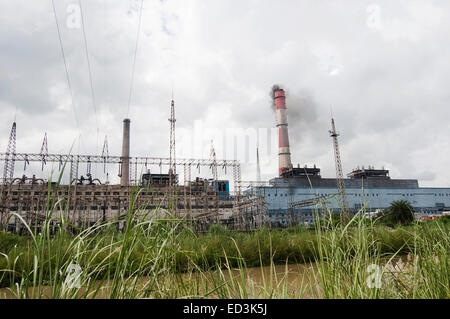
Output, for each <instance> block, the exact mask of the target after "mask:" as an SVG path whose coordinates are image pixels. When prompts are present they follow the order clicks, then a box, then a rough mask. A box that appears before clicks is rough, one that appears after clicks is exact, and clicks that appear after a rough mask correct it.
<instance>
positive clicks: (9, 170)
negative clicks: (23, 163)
mask: <svg viewBox="0 0 450 319" xmlns="http://www.w3.org/2000/svg"><path fill="white" fill-rule="evenodd" d="M15 157H16V122H14V123H13V125H12V128H11V134H10V135H9V141H8V147H7V149H6V153H5V166H4V169H3V184H5V185H6V184H8V183H11V182H12V180H13V178H14V163H15Z"/></svg>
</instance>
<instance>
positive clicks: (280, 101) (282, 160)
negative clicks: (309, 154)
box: [273, 87, 292, 177]
mask: <svg viewBox="0 0 450 319" xmlns="http://www.w3.org/2000/svg"><path fill="white" fill-rule="evenodd" d="M273 98H274V100H275V107H276V112H277V127H278V166H279V172H278V173H279V174H280V177H281V173H282V172H283V170H286V169H289V168H292V163H291V150H290V148H289V134H288V122H287V114H286V111H287V110H286V96H285V95H284V90H283V89H280V88H279V87H274V89H273Z"/></svg>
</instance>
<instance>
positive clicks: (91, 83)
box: [78, 0, 99, 147]
mask: <svg viewBox="0 0 450 319" xmlns="http://www.w3.org/2000/svg"><path fill="white" fill-rule="evenodd" d="M78 4H79V6H80V15H81V29H82V33H83V39H84V48H85V51H86V59H87V65H88V71H89V83H90V86H91V97H92V106H93V108H94V114H95V124H96V126H97V147H98V133H99V126H98V117H97V105H96V102H95V94H94V83H93V80H92V69H91V62H90V59H89V48H88V44H87V38H86V31H85V27H84V16H83V8H82V6H81V0H78Z"/></svg>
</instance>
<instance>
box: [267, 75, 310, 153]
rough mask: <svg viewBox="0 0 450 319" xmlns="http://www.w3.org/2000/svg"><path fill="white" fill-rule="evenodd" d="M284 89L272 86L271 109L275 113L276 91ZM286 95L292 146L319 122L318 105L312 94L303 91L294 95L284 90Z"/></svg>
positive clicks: (276, 85) (305, 90)
mask: <svg viewBox="0 0 450 319" xmlns="http://www.w3.org/2000/svg"><path fill="white" fill-rule="evenodd" d="M280 89H282V87H281V86H280V85H278V84H275V85H273V86H272V89H271V91H270V97H271V98H272V101H271V102H272V103H271V108H272V110H273V111H274V112H275V98H274V94H275V91H277V90H280ZM283 90H284V91H285V95H286V107H287V116H288V125H289V138H290V142H291V144H292V145H295V144H297V143H298V142H300V140H301V137H302V136H304V135H305V133H306V132H308V131H312V129H313V127H314V125H315V124H316V121H317V108H318V105H317V103H316V101H315V100H314V97H313V94H312V92H310V91H309V90H307V89H301V90H299V91H298V92H297V93H295V94H294V93H292V92H291V91H288V90H286V89H283Z"/></svg>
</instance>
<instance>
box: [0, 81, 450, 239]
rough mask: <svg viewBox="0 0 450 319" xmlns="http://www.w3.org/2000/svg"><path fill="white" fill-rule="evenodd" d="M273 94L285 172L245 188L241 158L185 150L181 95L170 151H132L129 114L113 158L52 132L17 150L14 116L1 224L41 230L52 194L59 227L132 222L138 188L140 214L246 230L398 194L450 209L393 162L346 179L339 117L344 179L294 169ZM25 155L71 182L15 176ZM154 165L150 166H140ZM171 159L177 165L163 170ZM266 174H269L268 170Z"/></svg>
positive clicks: (370, 210)
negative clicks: (112, 170) (69, 149)
mask: <svg viewBox="0 0 450 319" xmlns="http://www.w3.org/2000/svg"><path fill="white" fill-rule="evenodd" d="M272 97H273V100H274V105H275V107H276V121H277V127H278V135H279V139H278V141H279V153H278V160H279V167H278V172H277V173H278V174H277V175H278V176H277V177H276V178H273V179H271V180H269V182H268V183H265V182H261V181H259V182H258V183H256V184H250V185H249V187H247V188H246V189H245V190H243V186H244V185H245V184H246V182H243V181H241V166H240V163H239V162H238V161H236V160H218V159H216V156H215V151H214V149H213V148H212V150H211V158H209V159H177V158H176V156H175V154H176V153H175V122H176V121H175V109H174V101H173V99H172V102H171V105H170V114H171V117H170V119H169V122H170V141H169V145H170V146H169V158H157V157H132V156H131V154H130V143H131V142H130V135H131V134H130V125H131V124H130V123H131V121H130V120H129V119H125V120H124V121H123V140H122V154H121V156H110V155H109V154H108V151H107V147H105V146H107V145H105V146H104V149H103V154H102V155H71V154H48V150H47V145H46V136H45V138H44V143H43V145H42V148H41V153H39V154H30V153H16V151H15V143H16V141H15V135H16V123H14V124H13V126H12V129H11V135H10V139H9V144H8V148H7V151H6V152H5V153H1V154H0V161H4V175H3V183H2V185H0V195H1V196H0V226H1V227H3V228H5V229H8V230H9V231H13V232H22V231H24V230H25V226H24V221H25V222H26V223H27V224H28V225H32V226H34V227H37V228H39V227H40V226H41V224H42V221H43V220H44V219H45V217H46V215H47V214H48V212H49V210H51V209H50V208H51V207H49V203H50V202H51V201H49V198H50V199H54V201H55V202H57V203H58V204H57V206H56V209H55V210H54V212H55V213H54V216H52V222H53V224H54V226H55V227H58V224H59V223H60V219H61V218H64V220H66V221H68V222H69V223H70V224H72V225H73V226H75V227H76V228H83V227H87V226H91V225H93V224H95V223H101V222H105V221H108V220H117V223H116V224H117V227H118V228H119V229H123V227H124V226H125V220H126V218H125V216H126V214H127V212H128V211H129V207H130V203H131V200H132V199H133V196H132V194H133V192H134V193H135V194H138V195H137V197H136V202H135V205H134V206H135V207H136V214H145V215H146V216H148V217H151V218H162V217H171V218H172V217H175V218H179V219H182V220H187V221H189V223H190V224H191V225H193V226H194V228H195V229H197V230H199V231H205V230H207V229H208V228H209V227H210V225H211V224H214V223H219V224H223V225H225V226H227V227H229V228H231V229H236V230H243V231H251V230H255V229H258V228H260V227H263V226H269V227H286V226H288V225H292V224H293V223H300V224H306V225H311V224H312V223H313V222H314V220H315V218H316V216H317V213H318V214H319V215H321V214H323V213H324V212H325V211H327V212H328V211H333V212H339V213H340V212H348V213H349V214H352V213H356V212H358V211H359V210H361V208H364V209H365V213H366V215H367V216H373V215H374V213H375V212H377V211H379V210H380V209H385V208H387V207H389V206H390V204H391V203H392V202H393V201H396V200H407V201H408V202H410V204H411V205H412V207H413V208H414V210H415V214H416V217H417V218H421V217H422V216H427V215H436V214H440V213H442V212H445V211H449V210H450V188H433V187H420V186H419V183H418V181H417V180H415V179H393V178H391V177H390V176H389V170H387V169H384V168H382V169H375V168H374V167H370V166H369V167H361V168H356V169H355V170H353V171H352V172H350V173H349V174H347V178H344V177H343V172H342V163H341V157H340V152H339V146H338V139H337V138H338V136H339V134H338V133H337V132H336V128H335V123H334V119H332V121H331V130H330V136H331V137H332V138H333V146H334V155H335V164H336V177H335V178H323V177H322V176H321V173H320V168H318V167H316V166H314V167H306V166H305V167H300V166H297V167H294V166H293V165H292V162H291V150H290V146H289V133H288V117H287V107H286V97H285V92H284V90H283V89H281V88H279V87H278V86H274V87H273V91H272ZM105 142H106V139H105ZM105 149H106V151H105ZM16 162H22V163H24V167H25V168H26V166H27V165H29V163H30V162H42V165H43V166H44V165H46V164H47V163H51V162H52V163H59V167H60V169H61V167H63V165H64V164H66V165H67V167H68V169H69V176H70V177H69V182H68V183H66V184H62V185H57V184H56V183H50V184H49V183H48V181H46V180H44V179H41V178H37V177H36V176H32V177H27V176H25V175H24V176H22V177H15V176H14V165H15V163H16ZM81 164H86V165H87V167H88V173H87V174H86V177H84V176H79V172H78V169H79V166H80V165H81ZM92 164H95V165H107V164H111V165H117V166H118V171H119V174H118V175H119V176H120V184H117V185H111V184H109V183H108V182H102V181H100V180H99V179H96V178H94V177H93V176H92V175H91V173H90V166H91V165H92ZM151 165H157V166H158V167H159V168H160V172H159V173H154V172H152V171H151V170H150V169H147V167H148V166H151ZM138 167H139V169H138ZM144 167H145V168H146V170H145V172H143V173H139V174H138V172H142V168H144ZM162 167H165V172H167V173H163V171H162ZM200 167H204V168H206V169H207V170H209V171H210V173H211V174H210V176H211V177H210V178H204V177H199V176H197V177H192V176H191V175H192V169H194V170H196V169H198V168H200ZM218 167H220V168H222V169H225V170H226V168H227V167H228V168H229V171H228V172H229V175H230V179H222V180H219V179H218V173H217V170H218ZM166 169H167V170H166ZM177 171H178V173H177ZM179 172H182V174H183V178H182V179H181V180H182V181H183V183H180V178H179V177H180V174H179ZM133 175H134V176H133ZM257 175H258V176H260V173H259V171H258V173H257ZM257 179H258V180H259V179H260V178H259V177H258V178H257ZM231 184H232V185H233V187H231ZM231 189H233V191H231Z"/></svg>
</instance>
